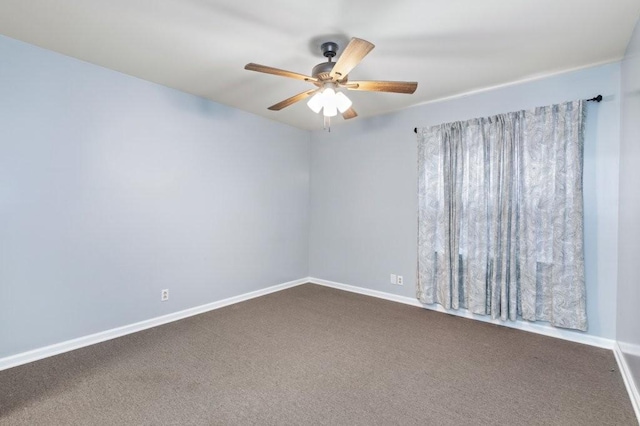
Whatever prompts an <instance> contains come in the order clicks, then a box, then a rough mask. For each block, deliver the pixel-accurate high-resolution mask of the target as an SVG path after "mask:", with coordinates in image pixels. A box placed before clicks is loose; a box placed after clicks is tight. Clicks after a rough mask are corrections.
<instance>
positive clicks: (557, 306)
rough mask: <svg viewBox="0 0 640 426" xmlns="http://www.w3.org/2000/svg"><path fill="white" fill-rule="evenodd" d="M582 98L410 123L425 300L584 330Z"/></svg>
mask: <svg viewBox="0 0 640 426" xmlns="http://www.w3.org/2000/svg"><path fill="white" fill-rule="evenodd" d="M584 117H585V105H584V102H583V101H576V102H567V103H564V104H561V105H553V106H548V107H541V108H536V109H534V110H530V111H519V112H513V113H509V114H501V115H497V116H494V117H489V118H479V119H474V120H469V121H464V122H455V123H448V124H442V125H439V126H435V127H431V128H428V129H421V130H418V167H419V182H418V201H419V207H418V209H419V213H418V216H419V224H418V229H419V232H418V285H417V297H418V299H419V300H420V301H421V302H423V303H426V304H433V303H437V304H440V305H442V306H444V307H445V308H448V309H467V310H469V311H470V312H473V313H475V314H483V315H491V317H492V318H494V319H496V318H501V319H502V320H511V321H515V320H516V319H519V318H521V319H524V320H527V321H547V322H550V323H551V324H552V325H554V326H556V327H564V328H573V329H578V330H586V329H587V317H586V308H585V305H586V300H585V299H586V294H585V293H586V291H585V282H584V250H583V226H584V225H583V198H582V165H583V133H584V132H583V128H584Z"/></svg>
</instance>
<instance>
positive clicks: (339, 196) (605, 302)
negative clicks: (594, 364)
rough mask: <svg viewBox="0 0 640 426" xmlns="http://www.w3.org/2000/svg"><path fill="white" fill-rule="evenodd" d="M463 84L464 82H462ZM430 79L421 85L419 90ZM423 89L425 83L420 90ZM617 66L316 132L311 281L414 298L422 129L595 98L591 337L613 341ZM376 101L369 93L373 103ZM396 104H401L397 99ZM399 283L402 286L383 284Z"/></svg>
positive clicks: (590, 183)
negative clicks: (396, 278) (400, 279)
mask: <svg viewBox="0 0 640 426" xmlns="http://www.w3.org/2000/svg"><path fill="white" fill-rule="evenodd" d="M460 78H464V73H461V74H460ZM428 80H429V79H428V78H426V79H425V81H428ZM427 84H428V83H427ZM619 90H620V65H619V64H611V65H605V66H599V67H595V68H590V69H585V70H581V71H577V72H572V73H567V74H562V75H557V76H552V77H548V78H544V79H540V80H535V81H531V82H526V83H521V84H517V85H511V86H506V87H502V88H497V89H493V90H489V91H486V92H482V93H477V94H473V95H468V96H465V97H460V98H456V99H451V100H445V101H441V102H434V103H430V104H425V105H422V106H418V107H414V108H411V109H407V110H404V111H401V112H399V113H396V114H389V115H384V116H380V117H375V118H371V119H367V120H357V121H353V122H347V123H344V124H336V125H335V126H333V128H332V132H331V133H326V132H322V131H318V132H314V133H313V136H312V144H311V231H310V249H309V256H310V264H309V267H310V274H311V276H313V277H316V278H322V279H326V280H332V281H337V282H342V283H346V284H351V285H355V286H360V287H366V288H370V289H373V290H379V291H384V292H389V293H395V294H399V295H403V296H409V297H414V296H415V272H416V252H417V241H416V239H417V197H416V193H417V166H416V164H417V151H416V135H415V134H414V133H413V128H414V127H426V126H431V125H436V124H440V123H443V122H450V121H455V120H466V119H471V118H474V117H483V116H490V115H493V114H497V113H503V112H508V111H516V110H520V109H528V108H533V107H536V106H542V105H549V104H554V103H559V102H564V101H567V100H573V99H581V98H582V99H584V98H590V97H592V96H594V95H597V94H599V93H600V94H602V95H603V96H604V97H605V100H604V101H603V102H602V103H600V104H590V105H589V108H588V118H587V123H586V130H585V131H586V139H585V163H584V164H585V169H584V172H585V174H584V188H585V221H586V223H585V250H586V253H585V257H586V259H585V261H586V262H585V263H586V281H587V298H588V300H587V305H588V306H587V309H588V317H589V331H588V333H589V334H591V335H594V336H601V337H606V338H614V337H615V308H616V305H615V304H616V276H617V259H618V257H617V248H618V242H617V229H618V225H617V223H618V210H617V206H618V160H619V146H620V124H619V122H620V105H619V103H620V100H619ZM370 96H371V102H375V101H376V96H378V95H377V94H375V93H372V94H370ZM397 96H402V95H397ZM392 273H393V274H400V275H403V276H404V279H405V282H404V286H403V287H397V286H392V285H391V284H390V283H389V275H390V274H392Z"/></svg>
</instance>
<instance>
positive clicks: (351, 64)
mask: <svg viewBox="0 0 640 426" xmlns="http://www.w3.org/2000/svg"><path fill="white" fill-rule="evenodd" d="M374 47H375V45H374V44H373V43H369V42H368V41H366V40H362V39H360V38H355V37H354V38H352V39H351V41H350V42H349V44H347V47H345V49H344V52H342V55H340V57H339V58H338V61H337V62H336V64H335V65H334V66H333V69H332V70H331V78H333V79H334V80H342V79H344V78H345V77H346V76H347V74H349V73H350V72H351V70H352V69H354V68H355V67H356V65H358V64H359V63H360V61H362V58H364V57H365V56H367V54H368V53H369V52H371V50H372V49H373V48H374Z"/></svg>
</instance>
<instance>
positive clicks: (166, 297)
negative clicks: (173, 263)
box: [160, 288, 169, 302]
mask: <svg viewBox="0 0 640 426" xmlns="http://www.w3.org/2000/svg"><path fill="white" fill-rule="evenodd" d="M167 300H169V289H168V288H166V289H164V290H162V291H161V292H160V301H161V302H166V301H167Z"/></svg>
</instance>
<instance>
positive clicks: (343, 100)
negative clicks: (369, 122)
mask: <svg viewBox="0 0 640 426" xmlns="http://www.w3.org/2000/svg"><path fill="white" fill-rule="evenodd" d="M351 105H353V102H351V99H349V98H347V96H346V95H345V94H344V93H342V92H338V93H336V106H337V107H338V111H340V112H341V113H342V112H345V111H346V110H348V109H349V108H351Z"/></svg>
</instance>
